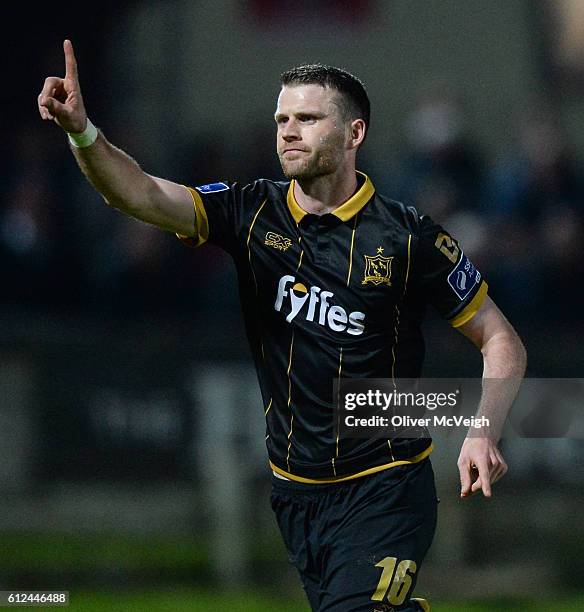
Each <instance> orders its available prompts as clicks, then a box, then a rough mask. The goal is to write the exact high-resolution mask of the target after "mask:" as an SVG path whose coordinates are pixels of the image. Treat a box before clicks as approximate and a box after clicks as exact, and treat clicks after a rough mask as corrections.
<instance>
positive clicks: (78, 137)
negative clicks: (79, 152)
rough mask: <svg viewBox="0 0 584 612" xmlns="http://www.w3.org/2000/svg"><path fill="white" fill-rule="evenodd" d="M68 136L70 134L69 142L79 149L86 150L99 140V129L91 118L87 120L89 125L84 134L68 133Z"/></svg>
mask: <svg viewBox="0 0 584 612" xmlns="http://www.w3.org/2000/svg"><path fill="white" fill-rule="evenodd" d="M67 134H69V142H70V143H71V144H72V145H73V146H74V147H75V148H77V149H85V147H88V146H89V145H92V144H93V143H94V142H95V141H96V140H97V128H96V127H95V125H93V123H91V121H90V120H89V118H87V125H86V126H85V129H84V130H83V132H78V133H73V132H67Z"/></svg>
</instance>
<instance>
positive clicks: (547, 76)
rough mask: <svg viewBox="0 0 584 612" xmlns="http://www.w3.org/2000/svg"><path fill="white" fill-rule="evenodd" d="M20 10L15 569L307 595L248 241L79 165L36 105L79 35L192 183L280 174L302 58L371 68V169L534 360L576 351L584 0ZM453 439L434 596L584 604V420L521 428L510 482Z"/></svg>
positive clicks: (217, 603)
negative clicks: (293, 556)
mask: <svg viewBox="0 0 584 612" xmlns="http://www.w3.org/2000/svg"><path fill="white" fill-rule="evenodd" d="M6 4H8V3H6ZM10 5H11V8H7V7H6V6H3V7H2V8H1V9H0V33H1V35H2V36H1V39H0V40H1V45H2V51H3V53H2V60H3V61H2V71H1V73H0V74H1V76H2V86H1V87H0V99H1V104H2V113H0V262H1V269H2V276H3V279H2V283H1V285H0V292H1V302H0V491H1V495H2V503H1V504H0V542H1V545H0V589H8V588H19V589H60V588H62V589H67V590H69V591H70V593H71V599H72V608H73V609H78V610H88V611H92V610H147V611H150V610H152V611H159V610H161V611H162V610H169V611H170V610H172V611H173V612H174V611H180V610H204V611H207V610H210V611H214V610H227V609H229V610H242V611H243V610H245V611H249V610H256V609H257V610H262V611H264V610H268V611H269V610H290V611H291V612H292V611H300V610H307V604H306V603H305V602H304V600H303V596H302V593H301V589H300V586H299V581H298V579H297V577H296V575H295V574H294V572H293V571H292V569H291V568H290V567H289V566H288V564H287V561H286V554H285V552H284V549H283V546H282V544H281V543H280V540H279V535H278V533H277V530H276V526H275V522H274V521H273V519H272V516H271V514H270V512H271V511H270V509H269V502H268V494H269V472H268V469H267V463H266V455H265V449H264V448H263V440H264V435H263V425H262V419H263V414H262V406H261V401H260V399H259V395H258V392H257V389H256V382H255V374H254V372H253V370H252V368H251V360H250V357H249V353H248V349H247V346H246V344H245V338H244V333H243V329H242V321H241V318H240V315H239V310H238V303H237V292H236V286H235V283H234V271H233V268H232V265H231V263H230V261H229V259H228V258H227V256H225V255H224V254H223V253H221V252H220V251H219V250H217V249H215V248H213V247H210V246H207V247H204V248H203V249H201V250H200V251H199V252H195V251H192V250H189V249H186V248H184V247H183V246H182V245H181V244H180V243H179V242H178V241H177V240H176V239H175V238H174V237H173V236H172V235H170V234H167V233H164V232H162V231H160V230H157V229H155V228H150V227H148V226H146V225H143V224H140V223H138V222H136V221H132V220H130V219H127V218H125V217H124V216H123V215H121V214H119V213H117V212H116V211H113V210H110V209H109V208H107V207H106V206H105V205H104V204H103V201H102V200H101V198H100V197H99V196H98V195H97V194H96V193H95V192H94V191H93V190H92V189H91V187H89V186H88V184H87V183H86V182H85V181H84V179H83V178H82V176H81V174H80V172H79V171H78V170H77V168H76V165H75V163H74V160H73V158H72V156H71V154H70V152H69V150H68V147H67V144H66V139H65V137H64V135H63V133H62V132H61V131H60V130H59V128H57V127H56V126H54V125H51V124H48V123H45V122H42V121H41V120H40V118H39V116H38V113H37V110H36V97H37V95H38V93H39V92H40V89H41V87H42V83H43V80H44V78H45V77H46V76H49V75H54V74H56V75H63V73H64V60H63V53H62V41H63V38H65V37H69V38H71V39H72V41H73V44H74V46H75V50H76V54H77V59H78V63H79V71H80V79H81V85H82V90H83V93H84V97H85V103H86V107H87V109H88V113H89V116H90V117H91V119H92V120H93V122H94V123H95V124H96V125H98V126H100V127H101V128H102V129H103V131H104V132H105V134H106V135H107V137H108V138H109V139H110V140H111V141H112V142H113V143H115V144H116V145H118V146H120V147H121V148H123V149H124V150H125V151H127V152H128V153H129V154H131V155H132V156H133V157H135V158H136V159H137V160H138V161H139V162H140V163H141V164H142V166H143V167H144V169H145V170H146V171H148V172H150V173H152V174H157V175H160V176H163V177H165V178H169V179H172V180H175V181H178V182H182V183H187V184H190V185H197V184H201V183H206V182H211V181H216V180H222V179H236V180H240V181H243V182H246V181H249V180H252V179H254V178H258V177H266V178H274V179H280V178H281V173H280V169H279V165H278V162H277V157H276V154H275V145H274V142H275V141H274V136H275V128H274V123H273V119H272V114H273V111H274V108H275V100H276V97H277V94H278V90H279V86H278V76H279V74H280V72H282V71H283V70H285V69H287V68H289V67H291V66H294V65H297V64H300V63H305V62H313V61H319V62H323V63H330V64H333V65H337V66H340V67H343V68H346V69H348V70H349V71H351V72H354V73H355V74H356V75H358V76H359V77H360V78H361V79H362V80H363V81H364V82H365V84H366V86H367V88H368V91H369V94H370V98H371V101H372V109H373V110H372V123H371V131H370V134H369V137H368V141H367V144H366V146H365V148H364V150H363V151H362V153H361V154H360V161H359V164H358V166H359V168H360V169H361V170H363V171H365V172H367V173H368V174H369V175H370V176H371V178H372V180H373V182H374V184H375V185H376V187H377V189H378V190H379V191H381V192H382V193H385V194H386V195H389V196H390V197H393V198H394V199H401V200H403V201H405V202H407V203H408V204H415V205H416V206H417V207H418V208H419V209H420V210H421V211H422V212H426V213H430V214H431V215H432V216H433V217H434V218H435V219H436V220H438V221H440V222H441V223H442V224H443V225H444V226H445V227H446V228H447V229H448V230H449V231H451V232H452V233H453V234H454V235H455V236H457V237H458V238H459V240H460V242H461V244H462V246H463V247H464V249H465V251H466V252H467V253H468V254H469V255H470V256H471V257H472V260H473V262H474V263H475V264H477V266H478V268H479V269H480V270H481V272H482V273H483V274H484V276H485V277H486V279H487V280H488V282H489V285H490V287H491V289H490V293H491V295H492V297H493V299H494V300H495V301H496V302H497V303H498V304H499V305H500V307H501V308H502V309H503V311H504V312H505V313H506V314H507V316H508V317H509V319H510V320H511V321H512V323H513V324H514V325H515V326H516V328H517V330H518V331H519V333H520V335H521V336H522V338H523V340H524V342H525V344H526V346H527V350H528V354H529V361H530V365H529V375H530V376H532V377H582V376H583V374H582V373H583V371H584V369H583V366H584V348H583V346H582V338H583V337H584V334H583V332H584V322H583V320H582V312H583V308H584V298H583V295H584V294H583V291H582V285H581V260H582V251H583V247H584V176H583V173H582V161H583V156H584V121H583V120H582V117H584V98H583V93H584V34H583V29H584V26H583V25H582V24H584V1H583V0H553V1H551V0H550V1H549V2H547V1H544V0H407V1H406V0H353V1H352V2H343V1H341V0H337V1H335V0H321V1H309V0H299V1H297V2H287V1H284V0H253V1H247V2H243V1H241V2H236V1H235V0H199V1H196V2H188V1H185V0H183V1H179V0H177V1H171V0H168V1H160V2H146V1H143V2H138V1H134V2H131V1H126V2H113V1H110V0H103V1H101V2H93V3H67V2H65V3H50V4H46V3H45V4H40V5H36V4H35V5H34V8H33V5H31V4H30V3H10ZM427 338H428V355H427V360H426V368H425V374H426V375H428V376H480V373H481V359H480V355H479V354H478V352H477V351H476V350H475V349H473V348H472V347H471V346H470V345H469V344H468V343H467V342H466V341H465V340H464V339H463V338H462V337H460V336H459V334H457V333H456V332H455V331H453V330H452V329H450V327H449V325H448V324H446V323H444V322H442V321H439V320H438V318H437V317H436V316H430V318H429V321H428V324H427ZM553 409H554V406H553V402H552V403H551V404H550V406H549V410H550V411H553ZM458 444H459V441H457V440H445V441H442V442H441V443H440V444H438V448H437V450H436V451H435V453H434V455H433V457H434V466H435V471H436V473H437V481H438V487H439V495H440V497H441V500H442V502H441V504H440V523H439V528H438V532H437V535H436V539H435V543H434V546H433V548H432V551H431V553H430V555H429V556H428V558H427V561H426V563H425V566H424V568H423V571H422V572H421V576H420V579H419V582H418V593H419V594H420V595H423V596H427V597H428V598H429V599H430V600H431V601H432V602H433V603H435V604H436V607H435V608H434V609H436V610H438V611H441V610H444V611H445V610H550V609H552V606H553V609H554V610H564V609H565V610H572V609H573V610H578V609H583V608H584V595H583V594H584V557H583V556H582V554H581V543H582V539H583V536H584V527H583V525H584V523H583V522H582V520H581V518H580V517H581V507H582V503H583V502H584V478H583V476H584V474H583V468H582V466H583V457H584V446H583V445H582V444H581V442H580V441H574V440H529V441H525V440H523V441H513V442H507V443H506V444H504V447H503V450H504V453H505V456H506V457H507V459H508V461H509V463H510V471H509V474H508V475H507V476H506V477H505V479H504V480H503V481H502V482H501V483H500V484H498V485H497V486H496V488H495V496H494V498H493V499H492V500H490V501H486V500H484V499H481V498H472V499H470V500H466V501H465V502H464V503H461V502H460V501H459V500H458V476H457V471H456V465H455V462H456V456H457V451H458ZM556 598H557V599H556ZM558 601H560V602H562V603H557V602H558ZM470 602H475V604H476V605H474V606H473V605H472V604H471V603H470Z"/></svg>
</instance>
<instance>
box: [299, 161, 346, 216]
mask: <svg viewBox="0 0 584 612" xmlns="http://www.w3.org/2000/svg"><path fill="white" fill-rule="evenodd" d="M356 190H357V175H356V174H355V167H354V166H352V167H351V168H346V167H342V168H339V169H338V170H337V171H336V172H335V173H334V174H327V175H326V176H318V177H315V178H313V179H311V180H297V181H296V183H295V185H294V197H295V198H296V201H297V202H298V205H299V206H300V208H302V209H303V210H305V211H306V212H307V213H312V214H314V215H324V214H326V213H331V212H333V211H334V210H335V209H336V208H338V207H339V206H340V205H341V204H343V202H346V201H347V200H348V199H349V198H350V197H351V196H352V195H353V194H354V193H355V191H356Z"/></svg>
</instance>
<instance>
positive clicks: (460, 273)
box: [448, 253, 481, 301]
mask: <svg viewBox="0 0 584 612" xmlns="http://www.w3.org/2000/svg"><path fill="white" fill-rule="evenodd" d="M480 282H481V273H480V272H479V271H478V270H477V269H476V268H475V267H474V266H473V265H472V262H471V261H470V259H469V258H468V257H467V256H466V255H465V254H464V253H462V255H461V257H460V260H459V261H458V263H457V264H456V266H455V267H454V270H452V272H451V273H450V274H449V275H448V284H449V285H450V286H451V287H452V290H453V291H454V293H456V295H457V296H458V299H459V300H460V301H462V300H464V299H465V298H466V296H467V295H468V294H469V293H470V292H471V291H472V290H473V287H474V286H475V285H478V284H479V283H480Z"/></svg>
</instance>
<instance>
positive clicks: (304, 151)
mask: <svg viewBox="0 0 584 612" xmlns="http://www.w3.org/2000/svg"><path fill="white" fill-rule="evenodd" d="M307 152H308V151H306V149H284V150H283V151H282V155H286V153H307Z"/></svg>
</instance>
